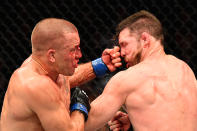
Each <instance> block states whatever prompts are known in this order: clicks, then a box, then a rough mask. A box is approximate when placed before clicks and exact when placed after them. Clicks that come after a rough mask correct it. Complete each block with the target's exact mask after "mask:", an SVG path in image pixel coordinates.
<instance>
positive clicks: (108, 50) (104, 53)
mask: <svg viewBox="0 0 197 131" xmlns="http://www.w3.org/2000/svg"><path fill="white" fill-rule="evenodd" d="M112 51H113V49H105V50H104V51H103V55H109V54H110V53H111V52H112Z"/></svg>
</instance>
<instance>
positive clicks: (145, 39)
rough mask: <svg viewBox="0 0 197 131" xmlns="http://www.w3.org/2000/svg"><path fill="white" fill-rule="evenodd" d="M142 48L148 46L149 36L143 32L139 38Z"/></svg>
mask: <svg viewBox="0 0 197 131" xmlns="http://www.w3.org/2000/svg"><path fill="white" fill-rule="evenodd" d="M140 40H141V42H142V46H143V48H147V47H149V46H150V35H149V34H148V33H147V32H143V33H142V34H141V38H140Z"/></svg>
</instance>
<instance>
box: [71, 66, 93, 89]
mask: <svg viewBox="0 0 197 131" xmlns="http://www.w3.org/2000/svg"><path fill="white" fill-rule="evenodd" d="M95 77H96V75H95V73H94V71H93V68H92V63H91V62H88V63H85V64H80V65H79V66H78V67H77V69H75V73H74V74H73V75H72V76H70V77H69V80H70V87H71V88H72V87H75V86H79V85H81V84H84V83H86V82H88V81H90V80H92V79H94V78H95Z"/></svg>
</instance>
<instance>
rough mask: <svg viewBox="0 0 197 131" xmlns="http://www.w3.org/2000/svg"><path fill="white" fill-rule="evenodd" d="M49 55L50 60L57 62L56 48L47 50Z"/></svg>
mask: <svg viewBox="0 0 197 131" xmlns="http://www.w3.org/2000/svg"><path fill="white" fill-rule="evenodd" d="M47 57H48V60H49V61H50V62H52V63H54V62H55V50H54V49H49V50H48V51H47Z"/></svg>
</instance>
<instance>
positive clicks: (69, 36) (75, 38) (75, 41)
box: [63, 32, 80, 46]
mask: <svg viewBox="0 0 197 131" xmlns="http://www.w3.org/2000/svg"><path fill="white" fill-rule="evenodd" d="M63 36H64V39H65V43H66V46H76V45H79V44H80V38H79V34H78V32H71V33H64V35H63Z"/></svg>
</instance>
